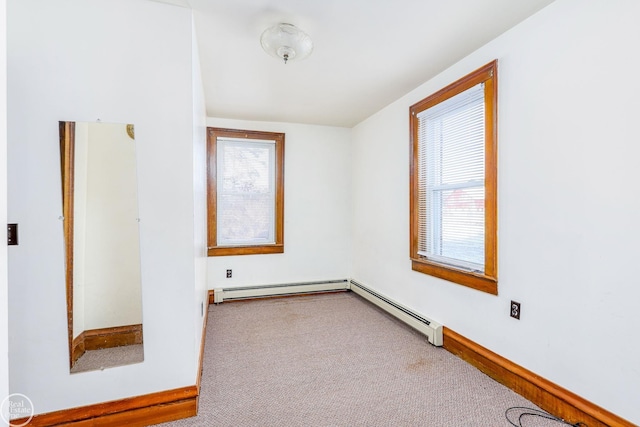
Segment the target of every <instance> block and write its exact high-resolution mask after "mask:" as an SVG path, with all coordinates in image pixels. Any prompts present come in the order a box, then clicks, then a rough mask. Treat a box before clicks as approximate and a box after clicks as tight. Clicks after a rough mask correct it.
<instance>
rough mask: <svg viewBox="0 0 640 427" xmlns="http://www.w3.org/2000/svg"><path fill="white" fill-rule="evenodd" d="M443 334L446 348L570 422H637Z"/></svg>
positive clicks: (605, 425)
mask: <svg viewBox="0 0 640 427" xmlns="http://www.w3.org/2000/svg"><path fill="white" fill-rule="evenodd" d="M443 335H444V348H445V349H446V350H448V351H449V352H451V353H453V354H455V355H456V356H458V357H459V358H461V359H462V360H464V361H466V362H468V363H470V364H471V365H473V366H475V367H476V368H478V369H479V370H480V371H482V372H483V373H485V374H486V375H488V376H490V377H491V378H493V379H494V380H496V381H498V382H499V383H501V384H503V385H505V386H507V387H509V388H510V389H511V390H513V391H515V392H516V393H518V394H519V395H521V396H523V397H524V398H526V399H528V400H530V401H531V402H533V403H534V404H536V405H538V406H539V407H540V408H542V409H544V410H545V411H547V412H549V413H550V414H552V415H555V416H557V417H560V418H562V419H564V420H565V421H568V422H570V423H577V422H582V423H584V424H585V425H587V426H589V427H614V426H615V427H634V426H635V424H633V423H630V422H629V421H627V420H624V419H622V418H620V417H618V416H617V415H615V414H613V413H611V412H609V411H607V410H606V409H603V408H601V407H599V406H597V405H595V404H593V403H591V402H589V401H587V400H585V399H583V398H582V397H580V396H578V395H576V394H574V393H572V392H570V391H569V390H566V389H564V388H562V387H560V386H558V385H556V384H554V383H552V382H551V381H549V380H546V379H544V378H542V377H540V376H538V375H536V374H534V373H533V372H531V371H529V370H527V369H525V368H523V367H522V366H519V365H516V364H515V363H513V362H511V361H509V360H507V359H505V358H504V357H502V356H499V355H497V354H496V353H493V352H492V351H491V350H488V349H486V348H484V347H482V346H480V345H478V344H476V343H475V342H473V341H471V340H469V339H467V338H465V337H463V336H462V335H460V334H458V333H457V332H454V331H452V330H451V329H449V328H447V327H445V328H443Z"/></svg>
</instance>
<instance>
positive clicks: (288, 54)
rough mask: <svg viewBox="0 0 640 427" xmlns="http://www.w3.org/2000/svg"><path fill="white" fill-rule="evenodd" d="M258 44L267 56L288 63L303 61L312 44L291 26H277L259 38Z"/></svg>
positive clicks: (304, 34) (306, 36) (308, 38)
mask: <svg viewBox="0 0 640 427" xmlns="http://www.w3.org/2000/svg"><path fill="white" fill-rule="evenodd" d="M260 44H262V48H263V49H264V50H265V52H267V53H268V54H269V55H271V56H273V57H275V58H279V59H282V60H284V63H285V64H286V63H287V62H288V61H293V60H299V59H304V58H306V57H307V56H309V54H310V53H311V51H312V50H313V42H311V38H310V37H309V35H307V34H306V33H305V32H304V31H302V30H300V29H298V28H297V27H296V26H294V25H291V24H277V25H274V26H273V27H270V28H267V29H266V30H264V32H263V33H262V36H260Z"/></svg>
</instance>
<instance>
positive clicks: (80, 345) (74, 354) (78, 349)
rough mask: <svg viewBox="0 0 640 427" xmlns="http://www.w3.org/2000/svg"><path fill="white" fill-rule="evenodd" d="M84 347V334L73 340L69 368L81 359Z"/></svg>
mask: <svg viewBox="0 0 640 427" xmlns="http://www.w3.org/2000/svg"><path fill="white" fill-rule="evenodd" d="M85 350H86V349H85V347H84V332H82V333H81V334H80V335H78V336H77V337H75V338H74V339H73V344H72V345H71V366H72V367H73V365H74V364H75V363H76V362H77V361H78V359H80V358H81V357H82V355H83V354H84V352H85Z"/></svg>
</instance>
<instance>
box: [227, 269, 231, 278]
mask: <svg viewBox="0 0 640 427" xmlns="http://www.w3.org/2000/svg"><path fill="white" fill-rule="evenodd" d="M227 279H231V270H227Z"/></svg>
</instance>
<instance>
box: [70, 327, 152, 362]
mask: <svg viewBox="0 0 640 427" xmlns="http://www.w3.org/2000/svg"><path fill="white" fill-rule="evenodd" d="M133 344H142V325H141V324H138V325H126V326H116V327H113V328H102V329H90V330H87V331H82V332H81V333H80V334H79V335H78V336H77V337H75V338H74V339H73V344H72V345H71V366H73V364H74V363H76V361H77V360H78V359H79V358H80V357H82V355H83V354H84V353H85V351H87V350H100V349H103V348H113V347H121V346H123V345H133Z"/></svg>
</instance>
